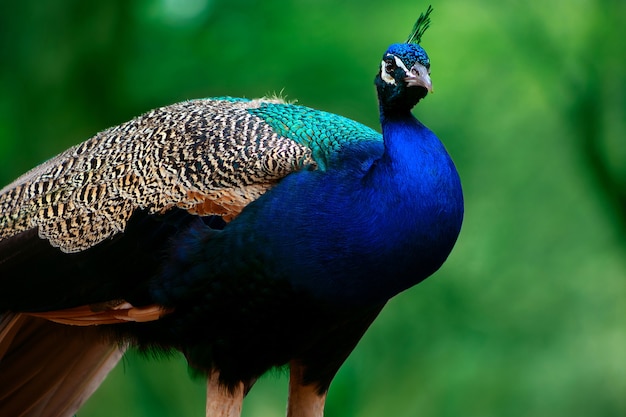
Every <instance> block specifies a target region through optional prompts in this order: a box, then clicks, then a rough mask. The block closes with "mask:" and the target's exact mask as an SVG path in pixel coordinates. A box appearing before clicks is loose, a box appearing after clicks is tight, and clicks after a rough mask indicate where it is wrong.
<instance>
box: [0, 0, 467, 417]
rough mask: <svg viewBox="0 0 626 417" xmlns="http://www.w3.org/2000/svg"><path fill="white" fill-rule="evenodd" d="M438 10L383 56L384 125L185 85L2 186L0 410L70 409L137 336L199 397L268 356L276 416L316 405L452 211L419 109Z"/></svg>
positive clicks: (440, 257)
mask: <svg viewBox="0 0 626 417" xmlns="http://www.w3.org/2000/svg"><path fill="white" fill-rule="evenodd" d="M431 12H432V7H430V6H429V7H428V9H427V10H426V11H425V12H424V13H421V14H420V15H419V17H418V19H417V21H416V23H415V25H414V27H413V30H412V31H411V33H410V35H409V37H408V39H407V40H406V41H405V42H403V43H395V44H392V45H391V46H389V48H388V49H387V50H386V51H385V52H384V54H383V56H382V60H381V63H380V66H379V67H378V69H377V74H376V76H375V80H374V84H375V87H376V91H377V97H378V106H379V112H380V127H381V132H382V133H379V132H378V131H377V130H374V129H371V128H369V127H366V126H364V125H363V124H361V123H358V122H356V121H353V120H351V119H348V118H345V117H342V116H339V115H336V114H332V113H328V112H325V111H322V110H316V109H313V108H309V107H306V106H303V105H296V104H294V103H290V102H287V101H285V100H283V99H281V98H280V97H269V98H259V99H245V98H234V97H216V98H210V99H193V100H188V101H184V102H180V103H176V104H172V105H169V106H165V107H161V108H157V109H154V110H151V111H149V112H147V113H145V114H143V115H141V116H139V117H136V118H134V119H132V120H130V121H128V122H126V123H123V124H121V125H119V126H116V127H112V128H110V129H107V130H104V131H101V132H99V133H97V134H96V135H95V136H93V137H92V138H90V139H88V140H87V141H85V142H82V143H80V144H78V145H75V146H74V147H71V148H69V149H68V150H66V151H65V152H62V153H61V154H59V155H58V156H56V157H53V158H52V159H50V160H48V161H47V162H44V163H43V164H41V165H39V166H37V167H35V168H33V169H32V170H31V171H29V172H27V173H25V174H24V175H22V176H21V177H19V178H17V179H16V180H15V181H14V182H12V183H11V184H9V185H7V186H6V187H4V188H3V189H2V190H0V213H1V217H0V415H12V416H48V417H60V416H72V415H74V414H75V413H76V412H77V410H79V409H80V407H81V405H82V404H83V403H84V402H85V401H86V400H87V399H88V398H89V396H90V395H91V394H92V393H93V392H94V391H95V390H96V389H97V388H98V386H99V385H100V383H101V382H102V381H103V380H104V379H105V377H106V375H107V373H108V372H109V371H110V370H111V369H113V368H114V367H115V365H116V364H117V363H118V361H119V360H120V358H121V357H122V356H123V354H124V352H125V351H126V350H127V349H138V350H139V351H142V352H160V353H168V352H181V353H182V355H184V357H185V358H186V361H187V363H188V366H189V369H190V370H191V372H192V373H193V374H194V375H197V376H199V377H203V378H206V380H207V399H206V415H207V416H221V417H226V416H228V417H235V416H239V415H240V413H241V408H242V404H243V400H244V397H245V396H246V394H247V393H248V392H249V391H250V389H252V387H253V385H254V383H255V382H256V381H257V379H258V378H260V377H261V376H262V375H264V374H265V373H266V372H268V371H269V370H271V369H276V368H288V369H289V374H290V376H289V388H288V391H289V392H288V400H287V402H288V404H287V416H289V417H320V416H322V415H323V413H324V405H325V399H326V395H327V392H328V390H329V388H330V385H331V382H332V380H333V378H334V376H335V374H336V373H337V371H338V370H339V368H340V367H341V366H342V364H343V363H344V361H345V360H346V358H347V357H348V356H349V355H350V353H351V352H352V350H353V349H354V347H355V346H356V345H357V343H358V342H359V340H360V339H361V337H362V336H363V334H364V333H365V332H366V331H367V329H368V327H369V326H370V324H371V323H372V322H373V321H374V320H375V319H376V317H377V316H378V314H379V313H380V311H381V310H382V309H383V307H384V306H385V304H386V303H387V302H388V301H389V300H390V299H391V298H393V297H394V296H396V295H397V294H398V293H400V292H402V291H405V290H407V289H408V288H411V287H413V286H414V285H416V284H418V283H419V282H421V281H422V280H424V279H425V278H427V277H429V276H430V275H432V274H433V273H434V272H435V271H437V270H438V269H439V268H440V267H441V266H442V265H443V263H444V262H445V261H446V259H447V258H448V256H449V254H450V253H451V251H452V249H453V247H454V246H455V243H456V241H457V238H458V235H459V233H460V230H461V226H462V222H463V216H464V208H463V191H462V187H461V180H460V177H459V174H458V171H457V169H456V167H455V164H454V162H453V161H452V158H451V157H450V155H449V154H448V152H447V151H446V148H445V146H444V145H443V143H442V142H441V141H440V140H439V139H438V138H437V136H436V135H435V133H433V132H432V131H431V130H430V129H429V128H427V127H426V126H425V125H424V124H422V123H421V122H420V121H418V119H417V118H416V117H415V116H414V115H413V113H412V110H413V108H414V106H415V105H416V104H417V103H418V102H419V101H421V100H422V99H424V98H425V97H426V96H427V95H428V93H430V92H432V90H433V87H432V82H431V78H430V59H429V57H428V55H427V53H426V51H425V50H424V48H423V47H422V46H421V38H422V35H423V34H424V32H425V30H426V29H427V28H428V27H429V25H430V14H431Z"/></svg>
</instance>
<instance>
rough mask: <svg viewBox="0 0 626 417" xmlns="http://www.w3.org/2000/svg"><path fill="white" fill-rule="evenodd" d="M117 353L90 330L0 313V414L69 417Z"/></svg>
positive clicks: (119, 351)
mask: <svg viewBox="0 0 626 417" xmlns="http://www.w3.org/2000/svg"><path fill="white" fill-rule="evenodd" d="M122 355H123V349H121V348H120V347H119V346H117V345H115V344H112V343H111V342H108V341H107V340H105V339H103V338H102V337H101V336H100V335H99V333H98V332H97V329H95V328H93V327H73V326H64V325H60V324H56V323H52V322H50V321H47V320H44V319H40V318H36V317H30V316H25V315H23V314H4V315H0V416H15V417H34V416H41V417H66V416H73V415H74V414H75V413H76V411H77V410H78V409H79V408H80V407H81V405H82V404H83V403H84V402H85V401H86V400H87V399H88V398H89V396H91V394H93V392H94V391H95V390H96V389H97V388H98V386H99V385H100V384H101V383H102V381H103V380H104V378H105V377H106V376H107V374H108V373H109V371H111V369H113V368H114V367H115V365H116V364H117V362H118V361H119V360H120V358H121V357H122Z"/></svg>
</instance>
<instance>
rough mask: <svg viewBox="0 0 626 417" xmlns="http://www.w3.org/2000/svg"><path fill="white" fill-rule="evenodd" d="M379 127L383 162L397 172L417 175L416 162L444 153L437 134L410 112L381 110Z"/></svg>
mask: <svg viewBox="0 0 626 417" xmlns="http://www.w3.org/2000/svg"><path fill="white" fill-rule="evenodd" d="M380 124H381V128H382V133H383V140H384V143H385V152H384V154H383V157H382V160H381V162H382V163H383V164H387V165H390V166H392V167H393V168H394V170H397V169H402V170H405V174H410V173H412V172H415V168H416V162H418V161H419V162H420V163H424V162H426V161H422V159H424V157H426V155H428V154H432V153H439V152H441V150H442V149H441V148H440V146H439V145H440V142H439V141H438V139H437V138H436V136H435V135H434V134H432V132H431V131H430V130H429V129H428V128H427V127H426V126H424V125H423V124H422V123H420V121H419V120H417V119H416V118H415V116H413V114H412V113H411V111H410V110H404V111H393V112H384V111H382V109H381V116H380Z"/></svg>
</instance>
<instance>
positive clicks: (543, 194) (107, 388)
mask: <svg viewBox="0 0 626 417" xmlns="http://www.w3.org/2000/svg"><path fill="white" fill-rule="evenodd" d="M432 3H433V6H434V9H435V12H434V14H433V16H432V19H433V23H432V26H431V28H430V29H429V30H428V31H427V32H426V35H425V36H424V39H423V44H422V45H423V46H424V47H425V48H426V50H427V51H428V53H429V55H430V57H431V61H432V78H433V82H434V86H435V90H436V93H435V94H434V95H431V96H429V97H427V98H426V99H425V100H424V101H422V102H421V103H420V104H419V105H418V107H417V108H416V110H415V113H416V115H417V116H418V117H419V118H420V119H421V120H422V121H423V122H424V123H426V124H427V125H428V126H430V127H431V128H432V129H433V130H434V131H435V132H436V133H437V134H438V135H439V137H440V138H441V139H442V140H443V141H444V142H445V143H446V146H447V147H448V150H449V151H450V153H451V154H452V156H453V157H454V159H455V161H456V163H457V166H458V169H459V171H460V173H461V177H462V179H463V183H464V189H465V195H466V220H465V223H464V227H463V231H462V234H461V236H460V239H459V241H458V244H457V247H456V248H455V250H454V252H453V253H452V255H451V256H450V258H449V261H448V262H447V263H446V264H445V266H444V267H443V268H442V269H441V270H440V271H439V272H438V273H437V274H436V275H435V276H434V277H432V278H430V279H429V280H427V281H425V282H424V283H422V284H420V285H419V286H417V287H415V288H413V289H411V290H408V291H406V292H405V293H403V294H400V295H399V296H398V297H396V298H395V299H393V300H392V301H391V302H390V303H389V305H388V307H387V308H386V310H384V312H383V313H382V314H381V316H380V318H379V319H378V320H377V321H376V322H375V324H374V325H373V326H372V327H371V329H370V331H369V332H368V333H367V334H366V335H365V337H364V338H363V340H362V342H361V343H360V344H359V346H358V347H357V349H356V350H355V351H354V353H353V354H352V355H351V356H350V358H349V359H348V361H347V362H346V364H345V366H344V367H343V368H342V369H341V371H340V372H339V374H338V376H337V378H336V380H335V382H334V383H333V385H332V387H331V391H330V394H329V398H328V402H327V415H328V416H362V417H375V416H376V417H378V416H381V415H383V416H384V415H386V416H406V417H413V416H418V415H419V416H437V417H444V416H450V417H452V416H455V417H456V416H460V415H462V416H465V417H473V416H476V417H478V416H481V417H483V416H484V417H487V416H493V417H503V416H507V417H509V416H524V417H529V416H533V417H542V416H546V417H557V416H567V417H573V416H585V417H588V416H595V417H601V416H624V415H626V259H625V254H626V75H625V74H626V42H625V41H624V39H626V2H624V1H623V0H612V1H611V0H525V1H515V0H508V1H501V2H493V1H487V0H463V1H461V0H449V1H438V0H433V1H432ZM426 6H427V3H425V2H419V1H415V0H410V1H409V0H390V1H380V0H376V1H368V0H345V1H342V2H337V1H331V0H292V1H279V0H263V1H260V0H259V1H252V0H136V1H128V0H116V1H112V0H110V1H98V2H89V1H84V0H22V1H19V2H17V1H14V2H9V1H2V2H0V182H1V183H2V184H6V183H8V182H10V181H11V180H12V179H14V178H15V177H17V176H18V175H19V174H21V173H22V172H24V171H26V170H27V169H29V168H31V167H32V166H34V165H36V164H38V163H40V162H43V161H44V160H46V159H48V158H49V157H51V156H53V155H55V154H56V153H58V152H60V151H62V150H64V149H65V148H67V147H69V146H70V145H73V144H76V143H78V142H81V141H83V140H85V139H87V138H89V137H90V136H92V135H93V134H94V133H96V132H98V131H100V130H103V129H105V128H107V127H110V126H113V125H116V124H119V123H122V122H124V121H127V120H129V119H130V118H132V117H134V116H136V115H139V114H141V113H143V112H145V111H147V110H150V109H152V108H154V107H158V106H161V105H166V104H170V103H173V102H176V101H181V100H186V99H191V98H200V97H210V96H221V95H232V96H242V97H249V98H253V97H259V96H264V95H273V94H282V95H283V96H284V97H286V98H287V99H289V100H298V102H299V103H300V104H304V105H307V106H311V107H316V108H319V109H323V110H327V111H331V112H335V113H338V114H342V115H345V116H348V117H351V118H353V119H355V120H358V121H360V122H362V123H365V124H367V125H369V126H372V127H375V128H377V127H378V120H377V106H376V98H375V91H374V87H373V84H372V81H373V77H374V74H375V72H376V71H377V68H378V65H379V62H380V58H381V56H382V53H383V52H384V50H385V49H386V47H387V46H388V44H390V43H393V42H398V41H403V40H404V39H405V38H406V36H407V35H408V32H409V31H410V29H411V27H412V25H413V23H414V21H415V19H416V17H417V16H418V14H419V13H420V12H421V11H423V10H425V9H426ZM86 278H88V277H86ZM0 377H1V376H0ZM204 390H205V388H204V383H203V381H199V380H193V379H191V378H190V377H189V375H188V373H187V370H186V366H185V364H184V360H183V359H182V358H180V357H174V358H172V359H170V360H160V361H157V360H152V359H149V358H148V359H147V358H142V357H139V356H138V355H137V354H133V353H131V354H129V355H128V356H127V358H126V359H125V360H124V362H123V363H122V364H120V365H119V366H118V367H117V368H116V369H115V371H114V372H113V373H112V374H111V375H110V377H109V378H108V379H107V380H106V382H105V383H104V385H103V386H102V388H101V389H100V390H99V391H98V392H97V393H96V394H95V395H94V396H93V397H92V399H90V400H89V402H88V403H87V404H86V406H85V407H84V409H83V410H82V411H81V412H79V414H78V416H79V417H93V416H109V415H116V416H150V417H152V416H154V417H166V416H182V415H186V416H194V415H195V416H200V415H203V413H204V393H205V391H204ZM286 391H287V376H286V374H285V373H283V372H275V373H273V374H271V375H268V376H267V377H265V378H263V379H262V380H261V381H260V382H259V383H258V385H257V386H256V387H255V389H254V390H253V391H252V393H251V394H250V396H249V397H248V399H247V400H246V403H245V404H244V412H243V415H244V416H245V417H265V416H277V415H283V414H284V409H285V401H286Z"/></svg>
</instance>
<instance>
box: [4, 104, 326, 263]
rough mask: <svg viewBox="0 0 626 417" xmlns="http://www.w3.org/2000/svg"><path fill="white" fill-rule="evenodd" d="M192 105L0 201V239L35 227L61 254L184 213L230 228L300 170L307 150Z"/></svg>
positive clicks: (53, 164)
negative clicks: (141, 219)
mask: <svg viewBox="0 0 626 417" xmlns="http://www.w3.org/2000/svg"><path fill="white" fill-rule="evenodd" d="M260 103H262V101H259V100H257V101H227V100H195V101H189V102H184V103H179V104H175V105H172V106H168V107H164V108H160V109H156V110H153V111H151V112H150V113H147V114H145V115H143V116H141V117H138V118H136V119H134V120H131V121H130V122H128V123H125V124H122V125H120V126H117V127H114V128H111V129H109V130H106V131H104V132H101V133H99V134H98V135H96V136H95V137H93V138H92V139H90V140H88V141H86V142H84V143H82V144H80V145H78V146H75V147H73V148H70V149H69V150H68V151H66V152H64V153H62V154H61V155H59V156H57V157H56V158H53V159H52V160H50V161H48V162H47V163H45V164H44V165H42V166H40V167H38V168H35V169H34V170H33V171H31V172H29V173H27V174H25V175H24V176H22V177H21V178H18V179H17V180H16V181H15V182H14V183H13V184H10V185H9V186H7V187H5V188H4V189H3V190H1V191H0V212H1V213H2V217H1V218H0V239H3V238H6V237H9V236H13V235H15V234H18V233H20V232H22V231H24V230H29V229H31V228H34V227H37V228H38V230H39V236H40V237H41V238H44V239H47V240H48V241H50V243H51V244H52V245H53V246H57V247H59V248H60V249H61V250H63V251H64V252H79V251H82V250H84V249H87V248H89V247H91V246H93V245H95V244H97V243H99V242H101V241H102V240H104V239H106V238H108V237H111V236H113V235H115V234H116V233H119V232H122V231H123V230H124V227H125V225H126V223H127V222H128V219H129V218H130V216H131V215H132V213H133V212H134V211H135V210H137V209H139V208H142V209H146V210H148V211H149V212H150V213H157V212H161V211H164V210H167V209H169V208H171V207H174V206H176V207H179V208H182V209H185V210H188V211H189V212H191V213H194V214H201V215H212V214H214V215H220V216H223V217H224V218H225V219H226V220H229V219H231V218H233V217H234V216H236V215H237V214H238V213H239V212H240V211H241V209H242V208H243V207H244V206H246V205H247V204H248V203H250V202H251V201H253V200H255V199H257V198H258V197H259V196H260V195H261V194H263V193H264V192H265V191H266V190H267V188H268V187H270V186H271V185H272V184H274V183H275V182H276V181H277V180H279V179H280V178H282V177H284V176H285V175H287V174H288V173H290V172H292V171H294V170H297V169H300V168H301V167H302V166H303V165H307V164H313V163H314V162H313V159H312V157H311V152H310V150H309V149H308V148H306V147H304V146H301V145H298V144H297V143H295V142H293V141H291V140H289V139H286V138H283V137H280V136H278V135H277V134H276V133H275V132H274V131H273V130H272V129H271V128H270V127H269V126H268V125H267V124H266V123H264V122H263V121H262V120H261V119H259V118H258V117H256V116H254V115H252V114H250V113H249V112H248V111H247V110H248V109H249V108H251V107H255V106H259V105H260Z"/></svg>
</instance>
